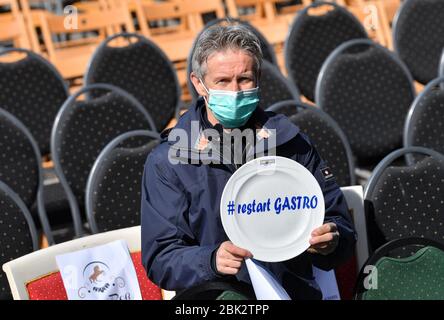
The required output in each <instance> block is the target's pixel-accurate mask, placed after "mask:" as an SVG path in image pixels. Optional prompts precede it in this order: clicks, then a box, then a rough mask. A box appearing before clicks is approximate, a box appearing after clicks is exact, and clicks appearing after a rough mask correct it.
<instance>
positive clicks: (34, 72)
mask: <svg viewBox="0 0 444 320" xmlns="http://www.w3.org/2000/svg"><path fill="white" fill-rule="evenodd" d="M17 53H20V54H23V55H25V57H24V58H23V59H20V60H18V61H15V62H11V63H7V62H0V108H3V109H5V110H7V111H8V112H10V113H12V114H13V115H14V116H15V117H17V118H18V119H20V121H22V122H23V124H24V125H25V126H26V127H27V128H28V129H29V131H31V133H32V135H33V136H34V137H35V140H37V143H38V146H39V149H40V151H41V153H42V155H46V154H48V153H49V141H50V134H51V127H52V124H53V122H54V119H55V117H56V115H57V112H58V110H59V109H60V107H61V106H62V104H63V102H64V101H65V100H66V98H67V97H68V89H67V86H66V84H65V83H64V81H63V78H62V76H61V75H60V74H59V73H58V71H57V70H56V69H55V68H54V66H53V65H51V64H50V63H49V62H48V61H46V60H45V59H43V58H42V57H41V56H39V55H37V54H35V53H33V52H31V51H28V50H25V49H16V48H8V49H3V50H0V57H1V56H5V55H9V54H17Z"/></svg>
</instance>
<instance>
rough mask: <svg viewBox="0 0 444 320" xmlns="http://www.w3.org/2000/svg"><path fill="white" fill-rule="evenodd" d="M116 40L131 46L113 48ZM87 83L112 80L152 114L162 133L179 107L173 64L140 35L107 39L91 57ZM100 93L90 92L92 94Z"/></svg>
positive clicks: (156, 47)
mask: <svg viewBox="0 0 444 320" xmlns="http://www.w3.org/2000/svg"><path fill="white" fill-rule="evenodd" d="M113 40H114V41H118V40H119V41H121V42H123V41H128V45H127V46H125V47H112V46H110V45H109V44H110V42H111V41H113ZM131 41H133V42H131ZM84 82H85V84H86V85H90V84H94V83H109V84H112V85H115V86H117V87H120V88H122V89H124V90H126V91H127V92H129V93H130V94H132V95H133V96H134V97H135V98H136V99H137V100H139V101H140V103H141V104H142V105H143V106H144V107H145V109H146V110H147V111H148V112H149V114H150V115H151V116H152V117H153V120H154V122H155V124H156V129H157V131H159V132H160V131H162V130H163V129H164V128H165V127H166V126H167V124H168V122H169V121H170V120H171V119H172V118H173V117H174V116H177V115H178V112H179V109H180V103H181V101H180V97H181V90H180V85H179V81H178V79H177V75H176V71H175V69H174V66H173V65H172V63H171V61H170V60H169V59H168V58H167V56H166V55H165V54H164V53H163V51H162V50H161V49H160V48H159V47H158V46H157V45H156V44H154V43H153V42H152V41H150V40H148V39H146V38H144V37H143V36H141V35H138V34H133V33H120V34H115V35H113V36H111V37H109V38H107V39H106V40H104V41H103V42H102V43H101V44H100V45H99V47H98V48H97V49H96V51H95V52H94V54H93V56H92V58H91V61H90V63H89V66H88V70H87V71H86V74H85V80H84ZM100 94H101V93H100V92H97V91H96V92H94V91H93V92H90V95H91V96H92V97H98V96H99V95H100Z"/></svg>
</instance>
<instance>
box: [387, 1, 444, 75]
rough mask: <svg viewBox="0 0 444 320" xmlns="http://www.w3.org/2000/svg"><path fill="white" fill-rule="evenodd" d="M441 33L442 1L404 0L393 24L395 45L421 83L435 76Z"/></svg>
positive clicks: (443, 31)
mask: <svg viewBox="0 0 444 320" xmlns="http://www.w3.org/2000/svg"><path fill="white" fill-rule="evenodd" d="M443 34H444V2H443V1H441V0H405V1H404V3H403V5H402V7H401V9H400V11H399V16H398V19H397V20H396V22H395V24H394V38H393V40H394V46H395V50H396V51H397V53H398V55H399V56H400V58H401V59H402V60H403V61H404V62H405V63H406V64H407V66H408V68H409V69H410V71H411V72H412V74H413V77H414V78H415V80H417V81H419V82H421V83H422V84H426V83H428V82H429V81H431V80H432V79H434V78H436V77H437V76H438V69H439V61H440V57H441V54H442V50H443V48H444V37H443Z"/></svg>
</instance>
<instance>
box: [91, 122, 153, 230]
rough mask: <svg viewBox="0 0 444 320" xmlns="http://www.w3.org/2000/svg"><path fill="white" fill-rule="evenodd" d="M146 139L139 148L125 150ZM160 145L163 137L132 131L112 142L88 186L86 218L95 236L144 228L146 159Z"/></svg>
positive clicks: (94, 167) (103, 153) (97, 162)
mask: <svg viewBox="0 0 444 320" xmlns="http://www.w3.org/2000/svg"><path fill="white" fill-rule="evenodd" d="M134 138H138V139H139V138H143V140H144V142H145V143H144V144H140V146H139V147H136V148H128V147H125V146H122V143H123V142H125V141H128V139H134ZM158 143H159V134H158V133H156V132H151V131H143V130H138V131H131V132H127V133H124V134H122V135H120V136H118V137H117V138H115V139H114V140H112V141H111V142H110V143H109V144H108V145H107V146H106V147H105V148H104V149H103V150H102V152H101V153H100V155H99V156H98V157H97V159H96V161H95V162H94V165H93V167H92V169H91V172H90V174H89V177H88V182H87V184H86V195H85V201H86V202H85V207H86V215H87V218H88V221H89V224H90V226H91V231H92V232H93V233H97V232H105V231H110V230H115V229H121V228H127V227H132V226H136V225H139V224H140V197H141V190H142V186H141V182H142V175H143V169H144V165H145V162H146V158H147V156H148V154H149V153H150V152H151V150H152V149H153V148H154V147H155V146H157V144H158Z"/></svg>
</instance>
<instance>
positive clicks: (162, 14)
mask: <svg viewBox="0 0 444 320" xmlns="http://www.w3.org/2000/svg"><path fill="white" fill-rule="evenodd" d="M136 4H137V6H136V12H137V17H138V20H139V23H140V29H141V32H142V34H143V35H145V36H147V37H149V36H152V35H156V34H161V33H168V32H178V33H179V34H180V32H193V33H196V34H197V33H198V32H199V31H200V30H201V29H202V28H203V27H204V25H205V22H204V18H203V16H204V15H207V14H213V15H214V16H215V18H217V19H221V18H224V17H225V9H224V5H223V3H222V1H221V0H193V1H183V0H175V1H165V2H154V1H150V0H141V1H138V2H136ZM171 20H176V23H175V24H172V26H169V27H168V26H167V27H151V26H150V24H151V25H153V24H155V23H156V22H157V23H158V24H159V22H165V21H171Z"/></svg>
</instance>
